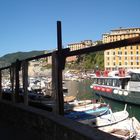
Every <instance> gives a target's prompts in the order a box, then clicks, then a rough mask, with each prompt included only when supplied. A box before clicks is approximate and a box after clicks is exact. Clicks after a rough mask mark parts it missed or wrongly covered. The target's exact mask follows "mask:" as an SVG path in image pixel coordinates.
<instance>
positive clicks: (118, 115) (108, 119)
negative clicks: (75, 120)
mask: <svg viewBox="0 0 140 140" xmlns="http://www.w3.org/2000/svg"><path fill="white" fill-rule="evenodd" d="M128 117H129V113H128V112H127V111H126V106H125V108H124V110H123V111H118V112H114V113H112V110H111V109H110V113H109V114H107V115H102V116H99V117H97V118H93V119H87V120H82V121H80V122H81V123H84V124H87V125H90V126H92V127H97V128H99V127H105V126H109V125H113V124H116V123H118V122H121V121H124V120H126V119H127V118H128Z"/></svg>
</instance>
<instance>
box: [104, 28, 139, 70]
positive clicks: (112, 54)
mask: <svg viewBox="0 0 140 140" xmlns="http://www.w3.org/2000/svg"><path fill="white" fill-rule="evenodd" d="M136 36H140V28H127V29H126V28H119V29H116V30H111V32H110V33H105V34H103V43H109V42H114V41H118V40H123V39H127V38H132V37H136ZM104 67H105V70H115V69H118V68H125V69H140V44H137V45H133V46H124V47H122V48H116V49H111V50H106V51H104Z"/></svg>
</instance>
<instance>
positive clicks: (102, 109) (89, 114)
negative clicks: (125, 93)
mask: <svg viewBox="0 0 140 140" xmlns="http://www.w3.org/2000/svg"><path fill="white" fill-rule="evenodd" d="M64 111H65V117H66V118H69V119H72V120H75V121H80V120H85V119H90V118H96V117H98V116H101V115H103V114H107V113H108V111H109V105H107V104H105V103H92V102H91V101H90V100H83V101H74V102H70V103H67V104H65V105H64Z"/></svg>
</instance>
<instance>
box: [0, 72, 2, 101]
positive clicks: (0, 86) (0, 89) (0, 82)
mask: <svg viewBox="0 0 140 140" xmlns="http://www.w3.org/2000/svg"><path fill="white" fill-rule="evenodd" d="M0 99H2V71H1V70H0Z"/></svg>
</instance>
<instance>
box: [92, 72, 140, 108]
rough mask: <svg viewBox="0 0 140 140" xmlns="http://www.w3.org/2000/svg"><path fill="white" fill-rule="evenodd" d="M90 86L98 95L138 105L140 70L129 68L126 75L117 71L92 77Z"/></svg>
mask: <svg viewBox="0 0 140 140" xmlns="http://www.w3.org/2000/svg"><path fill="white" fill-rule="evenodd" d="M90 87H91V88H92V89H93V92H94V93H95V94H96V95H98V96H102V97H106V98H110V99H113V100H117V101H121V102H125V103H131V104H136V105H140V70H133V71H132V70H131V71H129V74H127V75H126V74H121V75H120V74H119V72H118V73H114V75H108V76H106V77H104V76H100V77H94V78H93V83H92V85H91V86H90Z"/></svg>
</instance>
